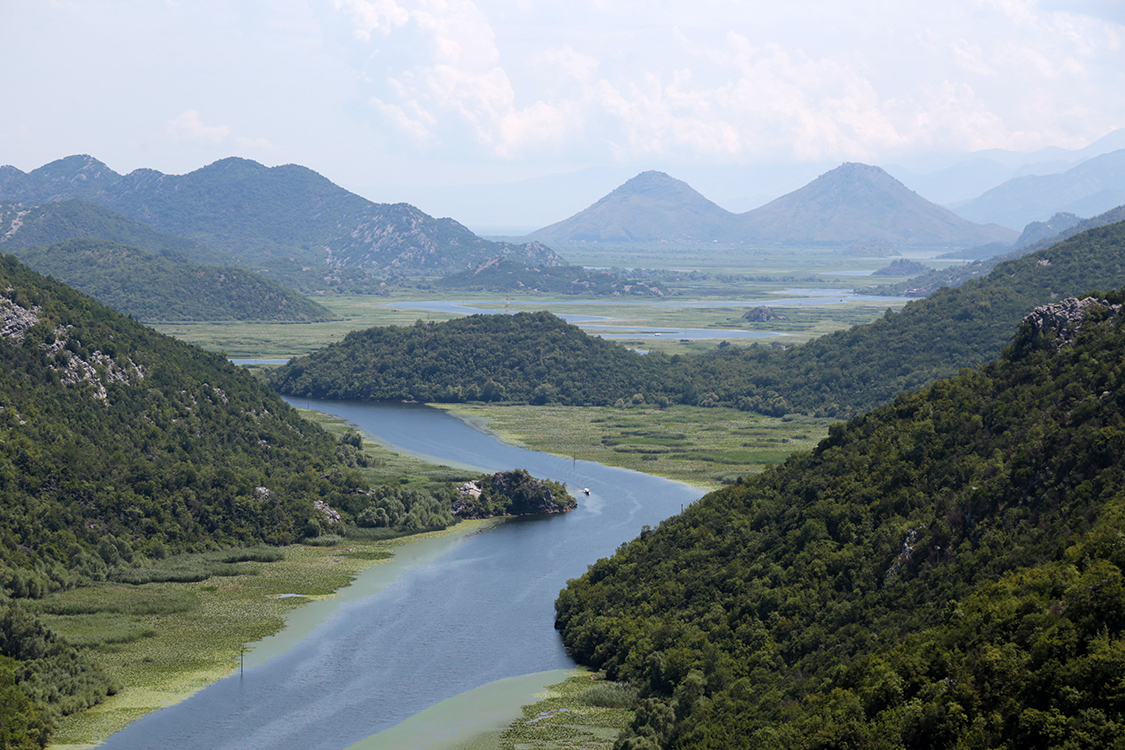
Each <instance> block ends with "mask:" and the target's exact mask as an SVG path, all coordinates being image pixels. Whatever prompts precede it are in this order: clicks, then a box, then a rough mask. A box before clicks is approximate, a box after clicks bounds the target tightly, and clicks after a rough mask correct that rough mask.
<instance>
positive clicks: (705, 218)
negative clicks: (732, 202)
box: [530, 170, 734, 243]
mask: <svg viewBox="0 0 1125 750" xmlns="http://www.w3.org/2000/svg"><path fill="white" fill-rule="evenodd" d="M733 215H734V214H732V213H730V212H729V211H727V210H725V209H724V208H722V207H720V206H718V205H716V204H714V203H712V202H711V201H709V200H708V199H707V198H705V197H704V196H703V195H701V194H700V193H699V192H698V191H696V190H695V189H694V188H693V187H692V186H691V185H689V184H687V183H686V182H684V181H683V180H677V179H676V178H675V177H672V176H670V175H668V174H665V173H664V172H658V171H656V170H648V171H645V172H641V173H640V174H638V175H637V176H636V177H633V178H632V179H630V180H628V181H626V182H624V183H623V184H621V185H620V186H619V187H617V188H616V189H615V190H613V191H612V192H611V193H609V194H608V195H606V196H604V197H603V198H601V199H600V200H599V201H598V202H596V203H594V204H593V205H592V206H590V207H588V208H586V209H585V210H583V211H581V212H579V213H577V214H575V215H574V216H572V217H570V218H569V219H566V220H564V221H561V222H559V223H557V224H552V225H551V226H549V227H544V228H543V229H540V230H539V231H537V232H534V233H532V234H531V235H530V236H531V237H532V238H534V239H537V240H542V241H544V242H547V243H550V242H558V241H562V242H573V241H579V242H637V241H642V242H644V241H655V242H660V241H667V240H673V241H685V242H691V241H695V242H703V241H710V240H712V239H714V235H715V232H716V231H717V230H719V229H720V228H721V227H722V226H723V224H725V223H726V222H728V221H730V219H731V217H732V216H733Z"/></svg>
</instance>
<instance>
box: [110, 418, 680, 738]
mask: <svg viewBox="0 0 1125 750" xmlns="http://www.w3.org/2000/svg"><path fill="white" fill-rule="evenodd" d="M293 403H294V404H295V405H297V406H301V407H306V406H311V407H312V408H315V409H319V410H321V411H325V412H328V413H332V414H337V415H339V416H341V417H344V418H346V419H348V420H349V421H351V422H353V423H355V424H356V425H358V426H359V427H360V428H361V429H363V430H364V431H365V432H367V433H369V434H371V435H372V436H374V437H375V438H376V439H377V440H379V441H380V442H382V443H384V444H386V445H389V446H392V447H394V448H396V449H397V450H401V451H404V452H408V453H412V454H416V455H421V456H426V457H430V458H434V459H436V460H438V461H439V462H442V463H452V464H457V465H462V466H472V467H477V468H480V469H483V470H486V471H490V472H491V471H500V470H504V469H511V468H517V467H518V468H525V469H528V470H529V471H530V472H531V473H532V474H533V475H535V476H541V477H548V478H551V479H555V480H558V481H562V482H566V483H567V485H568V486H569V487H570V488H571V491H572V492H573V493H574V494H575V495H576V496H577V497H578V499H579V507H578V509H577V510H575V511H573V512H571V513H568V514H565V515H562V516H556V517H550V518H535V519H521V520H515V521H508V522H505V523H500V524H498V525H496V526H494V527H492V528H490V529H488V530H486V531H483V532H481V533H477V534H473V535H469V536H462V537H459V538H456V539H453V540H450V541H448V542H446V543H445V546H444V548H443V549H442V550H440V551H439V553H437V554H436V555H435V556H432V559H426V558H425V557H423V558H422V559H421V560H420V561H419V562H418V563H417V564H416V565H414V566H413V567H408V568H407V569H405V570H404V571H403V572H402V573H401V574H399V575H398V576H397V577H396V578H395V579H394V580H393V581H391V582H390V583H388V584H387V585H385V586H384V587H383V588H382V589H381V590H380V591H378V593H375V594H373V595H371V596H368V597H366V598H362V599H358V600H355V601H344V602H343V603H340V604H339V606H338V607H337V608H336V609H335V612H334V614H332V615H331V617H330V618H328V619H327V620H326V621H325V622H323V623H322V624H321V625H319V626H318V627H316V628H315V629H314V630H312V632H311V633H310V634H309V635H308V636H307V637H305V638H303V639H302V640H300V641H299V642H298V643H297V644H296V645H295V646H293V647H292V648H289V649H288V650H286V651H285V652H284V653H281V654H279V655H277V656H274V657H273V658H270V659H268V660H266V661H264V662H263V663H257V664H254V663H253V662H251V663H252V666H249V667H248V668H247V669H246V671H245V674H244V675H242V676H240V675H238V674H237V673H236V674H234V675H232V676H231V677H228V678H227V679H225V680H222V681H220V682H217V683H215V684H213V685H211V686H210V687H208V688H206V689H204V690H202V691H200V692H199V693H196V694H195V695H194V696H192V697H191V698H189V699H188V700H186V701H184V702H182V703H179V704H176V705H174V706H170V707H168V708H165V709H163V710H161V711H158V712H156V713H153V714H149V715H148V716H146V717H144V718H142V719H140V720H139V721H137V722H135V723H133V724H131V725H130V726H129V727H127V728H126V729H125V730H123V731H121V732H119V733H118V734H116V735H114V736H113V737H111V738H109V740H107V741H106V743H105V744H104V745H103V747H105V748H111V749H114V750H123V749H135V748H146V749H147V748H153V749H156V748H178V749H180V750H189V749H191V748H199V749H200V750H215V749H219V748H230V749H231V750H234V749H235V748H238V749H239V750H253V749H255V748H261V749H262V750H265V749H267V748H268V749H269V750H279V749H285V748H292V749H294V750H296V749H298V748H299V749H301V750H312V749H315V748H323V749H325V750H328V749H336V748H347V747H349V746H351V745H353V744H355V743H357V742H359V741H361V740H363V739H364V738H367V737H370V736H371V735H374V734H376V733H378V732H382V731H384V730H386V729H388V728H391V727H395V726H396V725H399V724H400V723H401V722H403V721H404V720H406V719H408V718H409V717H412V716H415V715H416V714H418V713H419V712H422V711H424V710H425V709H428V708H430V707H432V706H434V705H435V704H438V703H439V702H442V701H446V700H447V699H451V698H454V697H455V696H459V695H461V694H463V693H466V691H470V690H474V689H476V688H480V687H481V686H484V685H488V684H489V683H494V682H496V681H503V680H510V679H511V678H514V677H517V676H519V675H529V674H532V673H538V672H545V671H548V670H557V669H562V668H567V667H572V666H573V662H571V660H570V659H569V658H568V657H567V655H566V653H565V651H564V649H563V647H562V643H561V641H560V639H559V636H558V634H557V633H556V632H555V630H554V628H553V622H554V600H555V597H556V596H557V595H558V592H559V590H560V589H561V588H562V587H563V586H564V585H565V583H566V581H567V579H569V578H573V577H575V576H578V575H581V574H582V573H583V572H585V570H586V567H587V566H588V565H589V564H590V563H592V562H594V561H595V560H596V559H598V558H599V557H604V556H606V555H609V554H611V553H612V552H613V551H614V549H616V548H617V546H618V545H620V544H621V543H622V542H625V541H627V540H629V539H632V538H633V537H635V536H636V535H637V533H638V532H639V531H640V530H641V527H642V526H644V525H646V524H647V525H653V526H654V525H656V524H658V523H659V522H660V521H661V520H663V519H664V518H667V517H668V516H670V515H672V514H674V513H677V512H679V511H680V509H681V508H682V506H683V505H685V504H687V503H690V502H692V501H693V500H695V499H696V498H698V497H699V496H700V495H701V494H702V490H699V489H697V488H693V487H689V486H686V485H683V484H678V483H675V482H671V481H668V480H665V479H659V478H657V477H651V476H648V475H645V474H638V473H636V472H630V471H625V470H623V469H614V468H610V467H606V466H602V465H600V464H596V463H591V462H586V461H574V460H572V459H569V458H564V457H559V456H552V455H549V454H546V453H539V452H536V451H530V450H525V449H522V448H519V447H516V446H512V445H508V444H505V443H502V442H500V441H498V440H496V439H495V438H493V437H492V436H490V435H488V434H486V433H484V432H481V431H479V430H476V429H474V428H473V427H471V426H469V425H468V424H466V423H464V422H462V421H460V420H458V419H456V418H455V417H452V416H450V415H448V414H446V413H444V412H442V411H440V410H436V409H431V408H429V407H426V406H423V405H418V404H357V403H346V402H329V401H316V400H312V401H306V400H305V399H301V400H299V401H295V402H293ZM582 488H588V489H589V490H590V494H589V496H586V495H583V494H581V489H582ZM377 567H382V566H377ZM344 598H345V599H347V597H344ZM443 705H445V704H443Z"/></svg>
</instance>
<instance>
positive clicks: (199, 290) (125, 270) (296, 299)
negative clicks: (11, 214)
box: [18, 239, 332, 323]
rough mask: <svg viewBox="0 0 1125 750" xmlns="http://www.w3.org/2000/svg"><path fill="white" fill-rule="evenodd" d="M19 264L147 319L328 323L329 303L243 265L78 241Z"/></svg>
mask: <svg viewBox="0 0 1125 750" xmlns="http://www.w3.org/2000/svg"><path fill="white" fill-rule="evenodd" d="M18 257H19V259H20V260H21V261H23V262H24V263H26V264H27V265H29V266H31V267H32V268H34V269H35V270H36V271H39V272H40V273H44V274H49V275H51V276H53V277H55V278H56V279H60V280H61V281H64V282H66V283H68V284H71V285H72V286H74V287H75V288H76V289H79V290H80V291H83V292H85V293H86V294H89V295H90V296H92V297H96V298H97V299H98V300H100V301H101V302H104V303H105V304H107V305H109V306H110V307H112V308H113V309H115V310H117V311H118V312H122V313H125V314H127V315H132V316H133V317H135V318H137V319H138V320H143V321H180V320H255V321H275V322H286V323H288V322H307V321H313V320H327V319H328V318H330V317H331V316H332V313H331V312H330V311H329V310H328V308H326V307H324V306H322V305H318V304H317V303H315V302H313V301H312V300H310V299H309V298H307V297H305V296H304V295H302V294H299V293H297V292H295V291H293V290H292V289H289V288H287V287H284V286H282V285H281V284H278V283H277V282H276V281H273V280H272V279H270V278H268V277H266V276H263V275H262V274H257V273H253V272H251V271H247V270H245V269H241V268H230V267H229V266H228V267H225V268H223V267H218V266H200V265H195V264H193V263H178V262H174V261H172V260H170V259H168V258H166V257H163V256H159V255H153V254H151V253H148V252H145V251H144V250H141V249H140V248H136V247H130V246H128V245H122V244H119V243H116V242H107V241H105V240H95V239H76V240H68V241H66V242H60V243H58V244H55V245H51V246H49V247H36V248H30V249H27V250H21V251H19V253H18Z"/></svg>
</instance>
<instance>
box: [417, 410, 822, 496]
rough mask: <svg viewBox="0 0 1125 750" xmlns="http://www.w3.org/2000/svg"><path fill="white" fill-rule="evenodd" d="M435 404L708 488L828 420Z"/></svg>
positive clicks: (794, 447) (502, 432)
mask: <svg viewBox="0 0 1125 750" xmlns="http://www.w3.org/2000/svg"><path fill="white" fill-rule="evenodd" d="M436 406H438V407H439V408H443V409H448V410H450V411H451V412H452V413H454V414H455V415H457V416H459V417H461V418H463V419H466V420H468V421H470V422H471V423H473V424H476V425H478V426H483V427H484V428H486V429H488V430H491V431H492V432H494V433H496V434H497V435H499V436H500V437H502V438H503V439H504V440H507V441H509V442H512V443H519V444H522V445H526V446H527V447H529V448H534V449H535V450H541V451H546V452H548V453H554V454H557V455H562V456H574V457H575V458H580V459H583V460H588V461H597V462H598V463H601V464H606V465H607V466H618V467H621V468H625V469H634V470H636V471H643V472H645V473H648V474H655V475H657V476H662V477H666V478H668V479H674V480H676V481H678V482H685V483H687V484H691V485H694V486H696V487H704V488H711V489H713V488H716V487H720V486H722V485H723V484H727V483H730V482H732V481H734V479H736V478H737V477H739V476H746V475H749V474H755V473H757V472H759V471H761V470H762V469H764V468H765V467H766V466H768V465H770V464H775V463H779V462H781V461H784V460H785V458H786V456H788V455H789V454H790V453H793V452H794V451H799V450H809V449H811V448H813V447H814V446H816V444H817V443H818V442H819V441H820V440H821V439H822V438H824V437H825V436H826V435H827V434H828V425H830V424H832V423H833V422H835V421H836V420H830V419H815V418H813V417H805V416H798V415H792V416H786V417H763V416H760V415H757V414H751V413H749V412H744V411H738V410H737V409H703V408H699V407H693V406H670V407H668V408H665V409H657V408H654V407H630V408H627V409H616V408H611V407H596V406H589V407H585V406H525V405H520V406H492V405H487V406H486V405H477V404H456V405H448V404H439V405H436Z"/></svg>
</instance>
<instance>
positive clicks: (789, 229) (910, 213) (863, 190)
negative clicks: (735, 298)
mask: <svg viewBox="0 0 1125 750" xmlns="http://www.w3.org/2000/svg"><path fill="white" fill-rule="evenodd" d="M1016 236H1017V234H1016V233H1015V232H1012V231H1010V230H1007V229H1004V228H1002V227H996V226H980V225H976V224H973V223H971V222H969V221H966V220H965V219H962V218H961V217H959V216H957V215H956V214H954V213H953V212H951V211H949V210H947V209H944V208H942V207H940V206H937V205H935V204H933V203H930V202H929V201H927V200H926V199H924V198H922V197H921V196H919V195H918V194H917V193H914V192H912V191H911V190H909V189H908V188H907V187H906V186H905V185H903V184H902V183H901V182H899V181H898V180H896V179H895V178H893V177H891V176H890V175H889V174H887V173H886V172H885V171H883V170H882V169H880V168H878V167H872V166H868V165H866V164H852V163H849V164H843V165H841V166H839V167H837V168H836V169H834V170H832V171H830V172H827V173H825V174H823V175H821V176H820V177H818V178H816V179H815V180H813V181H812V182H810V183H809V184H808V185H806V186H805V187H803V188H801V189H799V190H795V191H793V192H792V193H789V194H788V195H783V196H782V197H780V198H778V199H777V200H775V201H772V202H770V203H767V204H766V205H764V206H762V207H761V208H757V209H754V210H753V211H750V212H748V213H745V214H741V215H740V216H739V217H738V223H737V224H736V225H735V227H734V228H732V230H731V233H730V234H728V239H731V240H734V239H735V238H740V237H750V238H755V239H757V241H759V242H768V243H782V244H823V243H827V244H852V243H855V242H862V241H871V240H880V241H883V242H889V243H891V244H893V245H897V246H902V247H945V246H950V247H953V246H960V247H972V246H975V245H983V244H985V243H988V242H1002V241H1008V242H1010V241H1011V240H1013V239H1015V238H1016Z"/></svg>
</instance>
